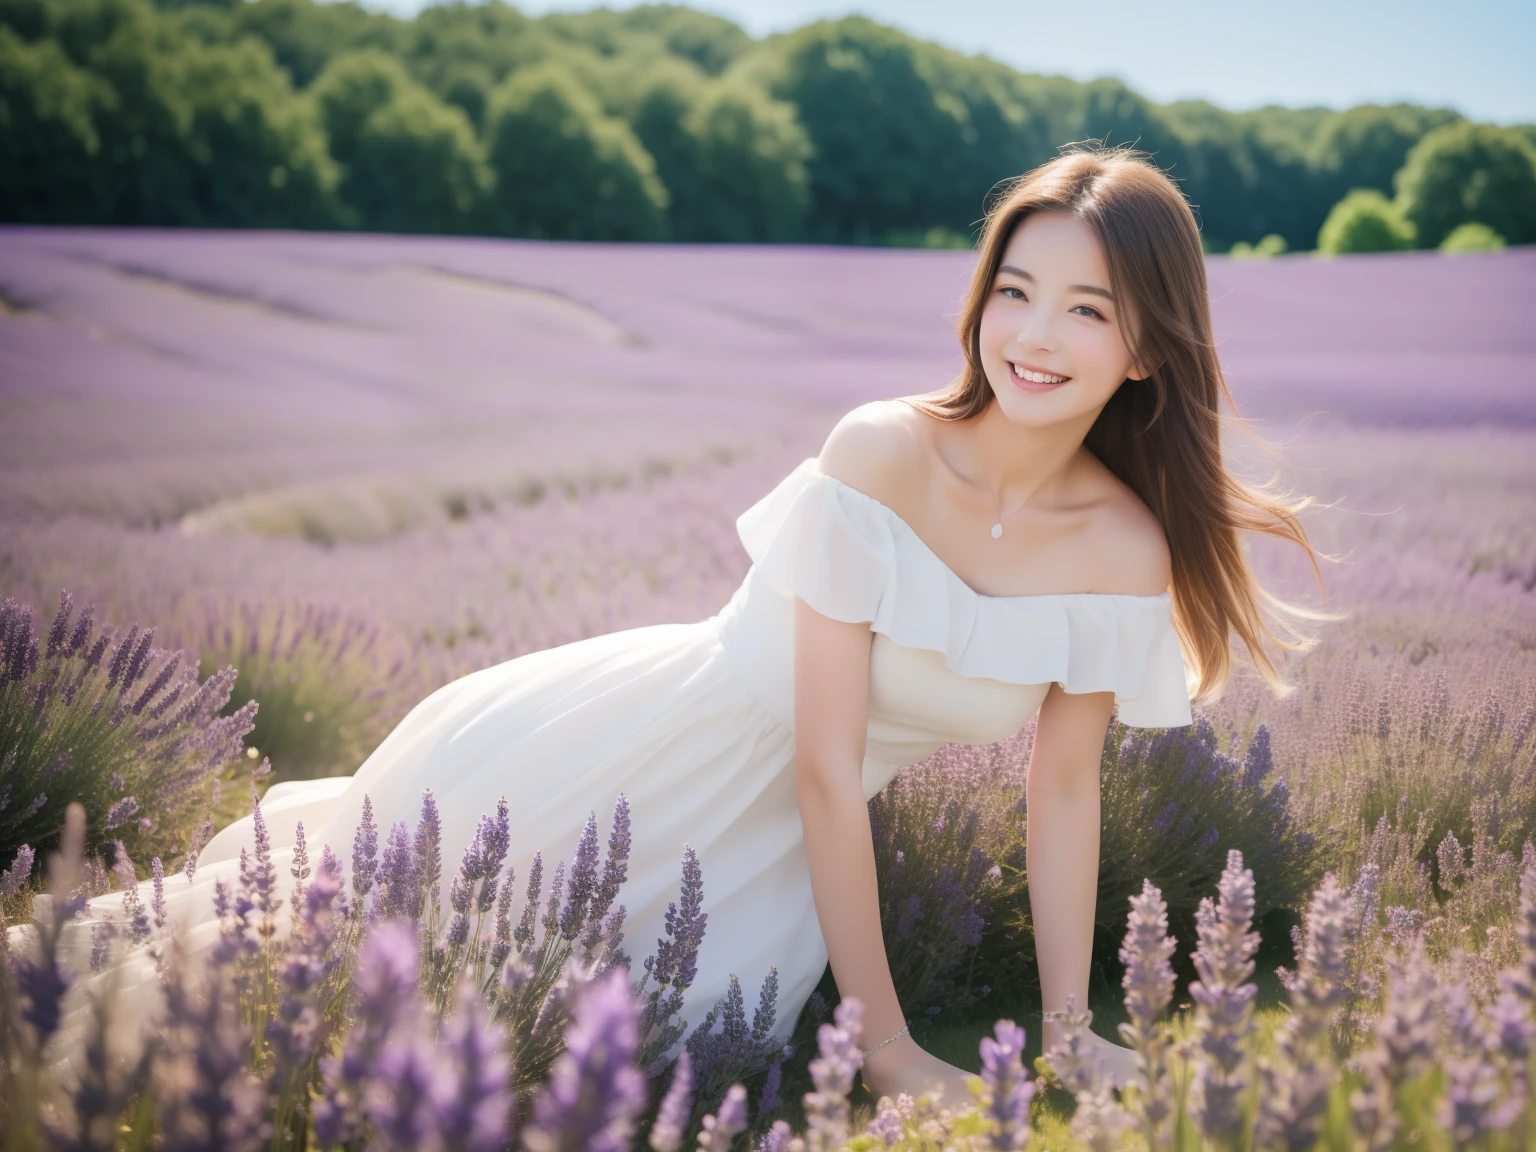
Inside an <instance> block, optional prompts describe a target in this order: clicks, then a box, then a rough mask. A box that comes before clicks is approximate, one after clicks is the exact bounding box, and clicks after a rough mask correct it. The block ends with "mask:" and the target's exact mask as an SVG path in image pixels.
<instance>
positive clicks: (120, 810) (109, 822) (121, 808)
mask: <svg viewBox="0 0 1536 1152" xmlns="http://www.w3.org/2000/svg"><path fill="white" fill-rule="evenodd" d="M138 810H139V802H138V800H136V799H135V798H134V797H132V796H124V797H123V798H122V799H121V800H119V801H118V802H117V803H116V804H114V805H112V807H110V808H108V809H107V818H106V820H105V821H103V822H102V827H103V828H106V829H112V828H116V827H117V826H118V825H119V824H123V823H125V822H127V820H128V819H129V818H130V817H132V816H133V814H134V813H135V812H137V811H138Z"/></svg>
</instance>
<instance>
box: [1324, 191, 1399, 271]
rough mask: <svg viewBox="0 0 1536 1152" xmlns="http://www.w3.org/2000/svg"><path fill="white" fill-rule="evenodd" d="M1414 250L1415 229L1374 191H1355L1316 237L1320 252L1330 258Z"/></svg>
mask: <svg viewBox="0 0 1536 1152" xmlns="http://www.w3.org/2000/svg"><path fill="white" fill-rule="evenodd" d="M1412 247H1413V225H1412V224H1410V223H1408V221H1406V220H1404V219H1403V215H1402V213H1401V212H1399V211H1398V209H1397V206H1396V205H1395V204H1393V203H1392V201H1390V200H1388V199H1387V198H1386V197H1385V196H1383V195H1382V194H1381V193H1380V192H1378V191H1377V190H1376V189H1374V188H1356V189H1355V190H1354V191H1353V192H1351V193H1350V194H1349V195H1348V196H1346V197H1344V199H1342V200H1340V201H1339V202H1338V203H1337V204H1335V205H1334V206H1333V211H1331V212H1329V213H1328V219H1326V220H1325V221H1323V227H1322V229H1321V230H1320V231H1319V232H1318V234H1317V250H1318V251H1319V252H1323V253H1326V254H1328V255H1340V254H1342V253H1347V252H1396V251H1399V250H1401V249H1404V248H1412Z"/></svg>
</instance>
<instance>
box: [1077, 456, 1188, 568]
mask: <svg viewBox="0 0 1536 1152" xmlns="http://www.w3.org/2000/svg"><path fill="white" fill-rule="evenodd" d="M1088 460H1089V461H1090V464H1089V466H1088V468H1087V469H1085V473H1086V475H1085V480H1086V484H1087V488H1088V490H1089V492H1090V493H1091V495H1090V498H1089V507H1090V509H1091V512H1090V519H1089V529H1088V533H1087V535H1088V539H1089V542H1090V543H1089V551H1090V552H1091V553H1092V555H1093V557H1094V562H1095V567H1097V568H1098V570H1099V571H1101V572H1113V573H1115V574H1116V576H1115V580H1114V583H1115V587H1114V588H1112V589H1110V590H1111V591H1115V592H1122V593H1125V594H1127V595H1132V596H1156V595H1159V594H1160V593H1162V592H1166V591H1167V590H1168V585H1169V582H1170V581H1171V580H1172V577H1173V559H1172V556H1171V554H1170V552H1169V549H1168V537H1167V535H1166V534H1165V533H1164V532H1163V526H1162V525H1161V524H1160V523H1158V520H1157V517H1156V516H1154V515H1153V514H1152V510H1151V509H1150V508H1148V507H1147V506H1146V504H1144V503H1143V502H1142V500H1141V497H1139V496H1137V495H1136V493H1135V492H1133V491H1131V489H1130V488H1129V487H1128V486H1127V485H1126V484H1125V482H1124V481H1122V480H1121V479H1120V478H1119V477H1118V476H1116V475H1115V474H1114V473H1113V472H1111V471H1110V470H1109V469H1108V468H1107V467H1105V466H1104V464H1103V463H1102V462H1101V461H1099V460H1098V459H1097V458H1096V457H1093V456H1092V455H1091V454H1088Z"/></svg>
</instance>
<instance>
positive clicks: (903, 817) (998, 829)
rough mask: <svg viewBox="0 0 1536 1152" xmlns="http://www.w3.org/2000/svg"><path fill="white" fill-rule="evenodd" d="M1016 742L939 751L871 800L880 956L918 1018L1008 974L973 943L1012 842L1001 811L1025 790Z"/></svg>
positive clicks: (993, 905) (977, 993)
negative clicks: (881, 937)
mask: <svg viewBox="0 0 1536 1152" xmlns="http://www.w3.org/2000/svg"><path fill="white" fill-rule="evenodd" d="M1018 745H1019V741H1017V740H1015V741H1012V742H1009V743H1007V744H1005V745H1002V746H999V747H987V748H976V747H971V748H968V747H964V746H960V745H955V746H951V747H948V748H945V749H942V750H941V751H940V752H939V753H937V754H936V755H935V756H933V757H932V758H930V759H929V760H927V761H925V762H924V763H922V764H919V765H914V766H913V767H910V768H906V769H904V770H902V771H901V772H899V773H897V775H896V778H895V779H894V780H893V781H891V783H890V784H889V785H888V786H887V787H886V788H885V789H884V791H882V792H880V793H879V794H878V795H876V796H875V797H874V799H872V800H871V801H870V802H869V819H870V828H871V832H872V833H873V837H874V843H875V871H876V875H877V877H878V880H879V886H880V919H881V928H882V930H883V934H884V937H885V950H886V956H887V958H888V959H889V961H890V965H891V976H892V979H893V980H894V981H895V983H896V991H897V995H898V996H900V998H901V1002H902V1004H903V1005H904V1006H905V1007H906V1009H907V1011H908V1012H910V1013H913V1014H916V1015H918V1016H919V1020H920V1021H921V1020H922V1019H923V1018H924V1017H928V1016H930V1015H932V1016H937V1015H938V1014H939V1013H940V1012H942V1011H945V1010H956V1009H963V1008H968V1007H970V1006H971V1005H973V1004H976V1003H978V1002H979V1001H980V1000H981V999H982V998H983V997H984V996H985V995H987V994H988V992H990V989H991V986H992V984H998V985H1000V984H1001V983H1002V982H1003V981H1005V980H1007V979H1008V975H1007V973H1006V972H1001V971H995V970H994V968H993V966H992V965H990V964H988V963H986V962H985V960H983V959H982V957H981V954H980V947H979V946H980V945H981V942H982V938H983V934H984V932H985V930H986V928H987V926H988V921H989V920H995V919H996V918H997V910H998V905H999V903H1000V896H1001V894H1002V891H1003V887H1004V886H1003V883H1002V870H1001V868H999V867H998V862H999V861H1000V860H1002V859H1003V858H1004V857H1005V853H1006V849H1007V848H1008V847H1009V846H1011V844H1012V841H1013V829H1012V827H1011V821H1010V820H1009V819H1008V815H1007V813H1008V812H1009V810H1010V809H1011V808H1012V807H1013V806H1014V804H1015V802H1016V800H1017V798H1018V796H1020V795H1021V794H1022V792H1023V776H1022V772H1020V771H1018V770H1017V764H1018V762H1017V760H1016V759H1014V758H1013V756H1011V755H1010V753H1014V752H1016V750H1017V747H1018ZM988 981H991V983H988ZM984 989H985V991H984Z"/></svg>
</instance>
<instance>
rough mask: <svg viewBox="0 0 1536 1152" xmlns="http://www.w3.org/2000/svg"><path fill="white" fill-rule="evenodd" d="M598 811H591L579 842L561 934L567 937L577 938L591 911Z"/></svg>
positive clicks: (595, 881) (595, 873)
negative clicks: (588, 912) (589, 910)
mask: <svg viewBox="0 0 1536 1152" xmlns="http://www.w3.org/2000/svg"><path fill="white" fill-rule="evenodd" d="M597 857H598V850H597V813H595V812H589V813H588V814H587V823H586V827H585V828H583V829H582V833H581V839H580V840H579V841H578V842H577V844H576V856H575V858H574V859H573V860H572V862H571V884H570V889H569V891H568V893H567V895H566V900H565V908H564V909H563V910H562V911H561V913H560V935H562V936H564V937H565V938H566V939H567V940H574V939H576V934H577V933H578V932H580V931H581V929H582V927H583V925H584V923H585V917H586V914H587V906H588V905H589V904H590V903H591V901H592V896H593V894H594V893H595V891H596V888H597Z"/></svg>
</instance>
